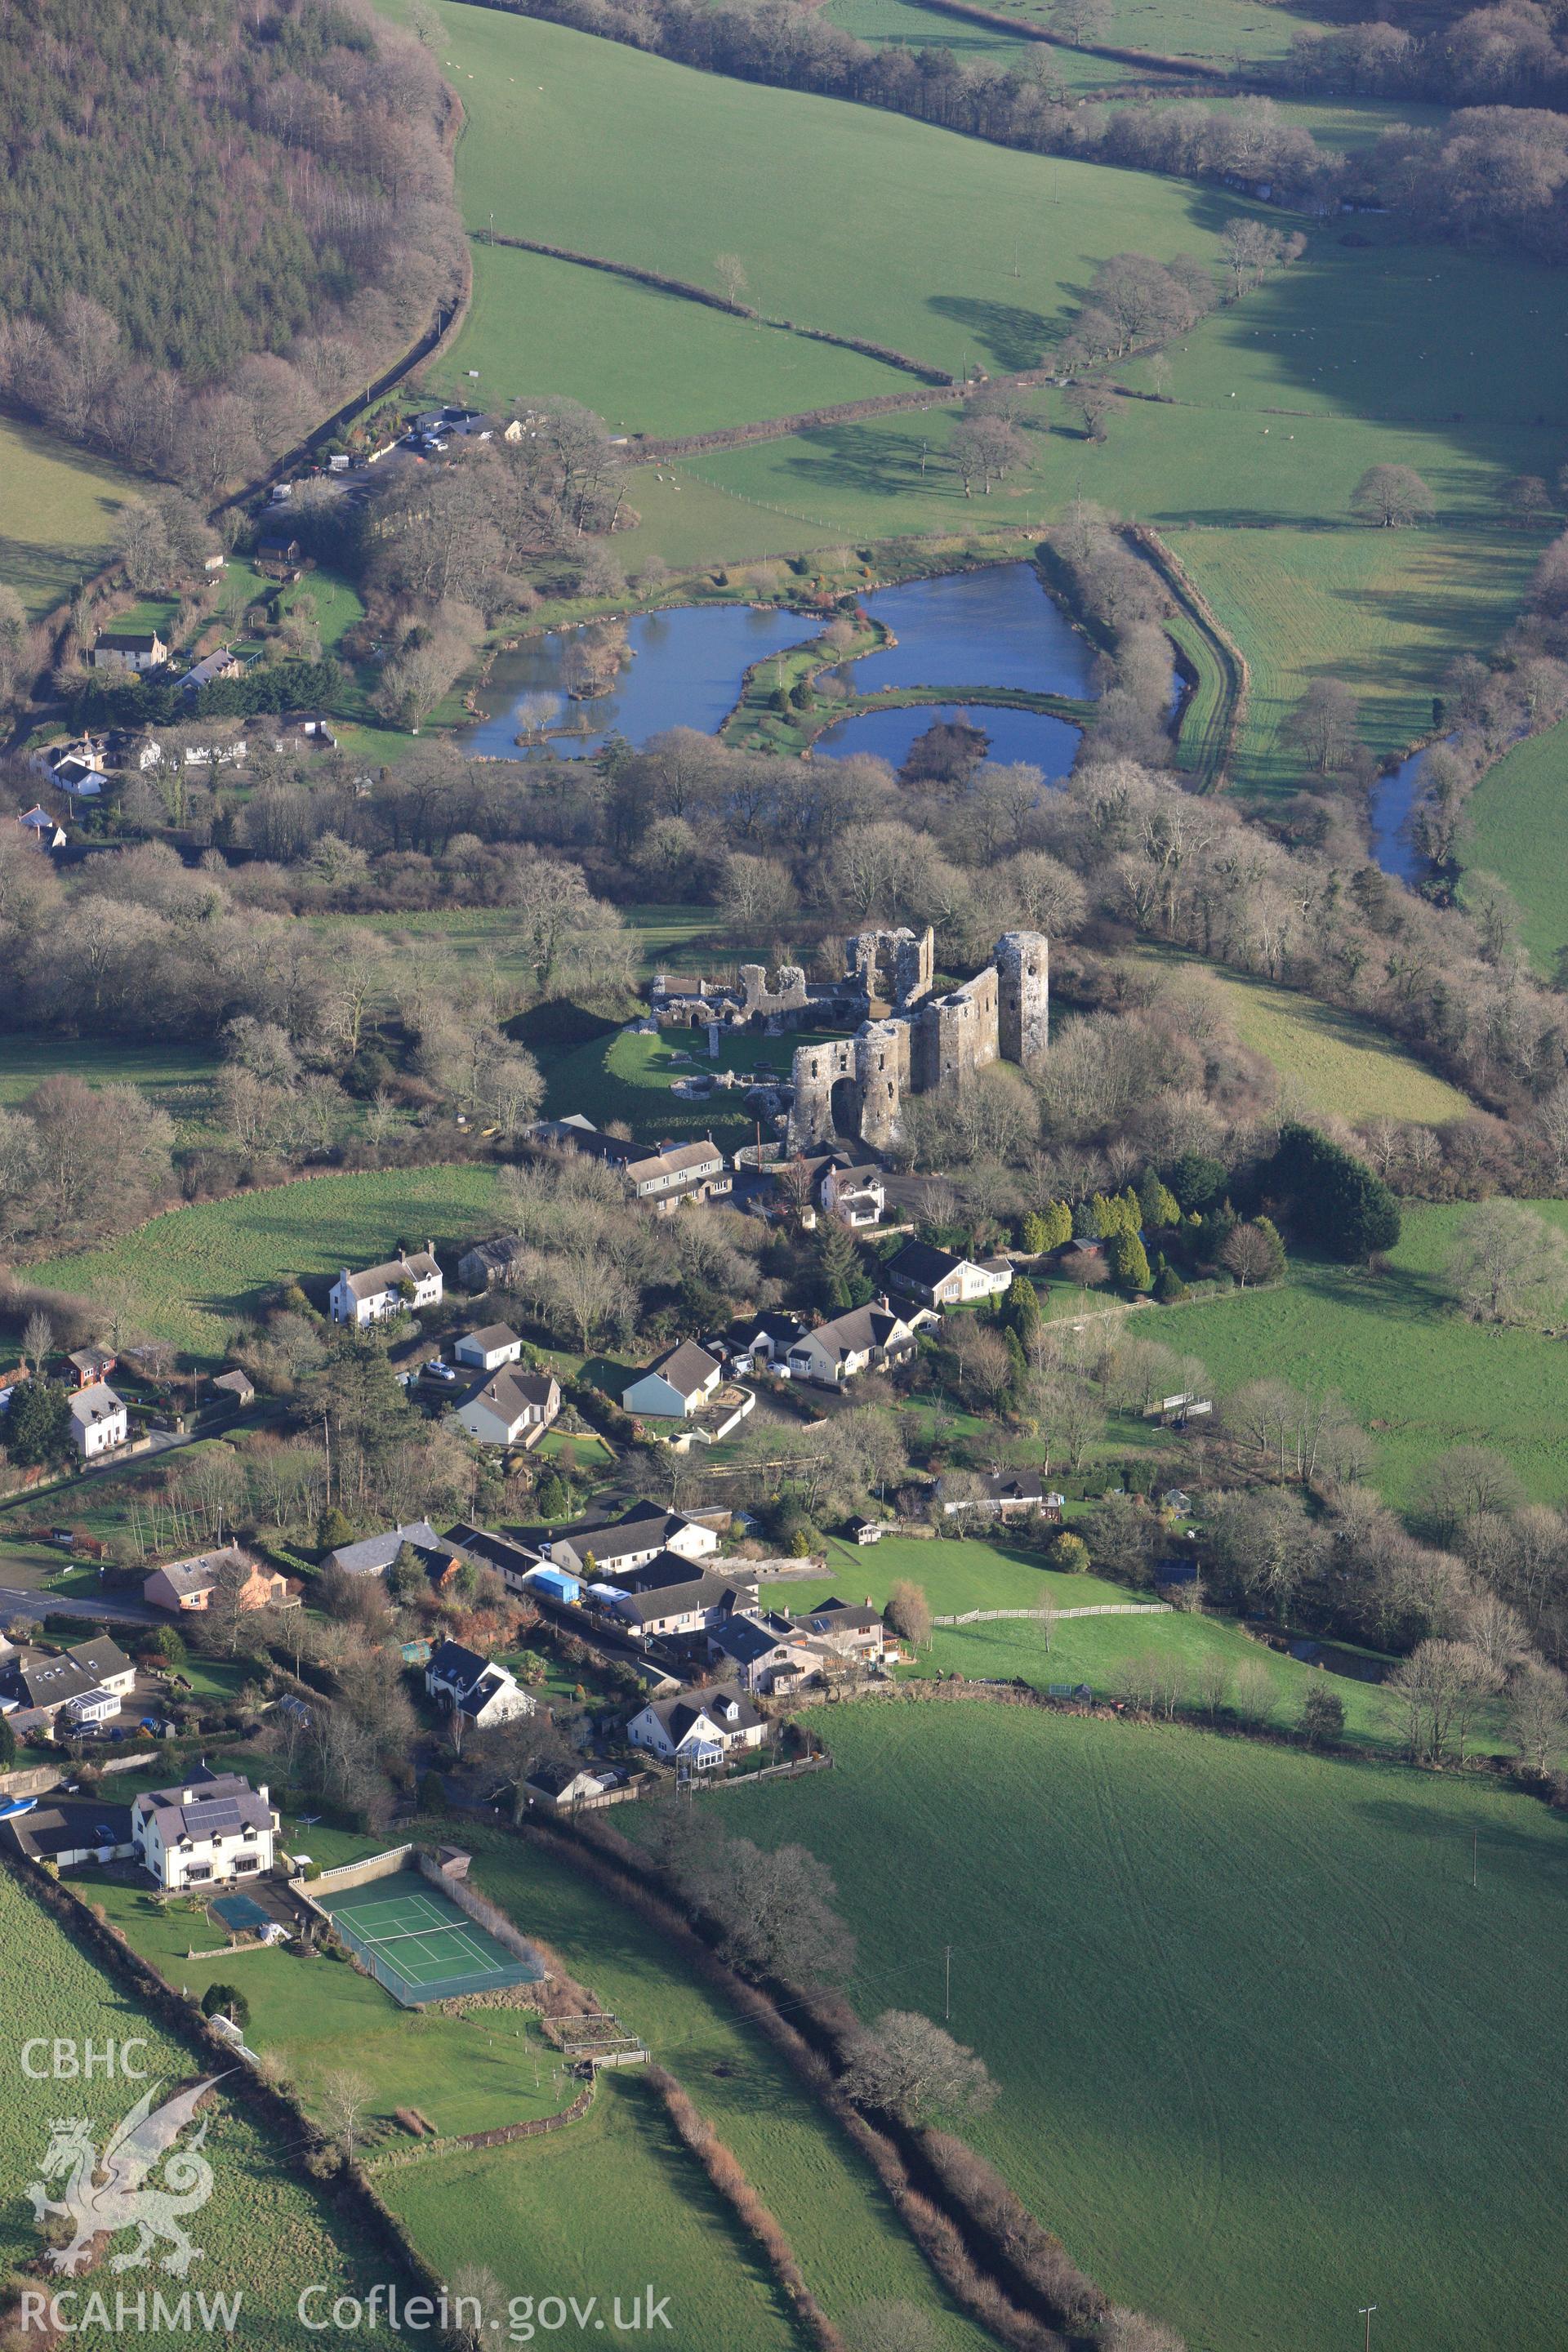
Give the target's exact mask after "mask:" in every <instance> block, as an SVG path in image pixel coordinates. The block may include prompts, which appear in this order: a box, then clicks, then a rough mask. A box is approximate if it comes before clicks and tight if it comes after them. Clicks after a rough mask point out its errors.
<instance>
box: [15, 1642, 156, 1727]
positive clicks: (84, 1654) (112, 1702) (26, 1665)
mask: <svg viewBox="0 0 1568 2352" xmlns="http://www.w3.org/2000/svg"><path fill="white" fill-rule="evenodd" d="M135 1686H136V1669H135V1667H134V1666H133V1665H132V1663H131V1660H130V1659H129V1658H128V1657H127V1656H126V1654H125V1653H124V1651H123V1650H122V1649H121V1646H120V1644H119V1643H118V1642H114V1641H111V1640H110V1637H109V1635H108V1634H107V1633H102V1634H100V1635H98V1636H97V1637H96V1638H95V1639H94V1640H92V1641H90V1642H79V1643H77V1645H76V1647H75V1648H74V1649H71V1650H65V1651H62V1652H60V1653H59V1654H58V1655H52V1656H42V1655H39V1654H37V1652H31V1653H29V1652H25V1651H18V1652H17V1653H16V1655H15V1656H14V1657H12V1658H10V1659H9V1660H7V1662H6V1664H5V1672H4V1675H3V1676H0V1696H4V1697H5V1699H7V1700H10V1701H12V1702H13V1703H14V1705H15V1706H16V1707H17V1708H18V1709H19V1710H25V1711H26V1713H28V1714H30V1715H32V1716H35V1717H38V1718H39V1719H40V1720H41V1721H42V1723H44V1724H45V1725H52V1724H53V1723H54V1721H55V1719H56V1717H58V1716H59V1715H60V1714H61V1713H62V1711H63V1712H65V1713H66V1714H67V1715H68V1717H73V1718H74V1719H76V1720H77V1721H79V1722H98V1721H102V1720H104V1719H106V1718H107V1717H110V1716H116V1715H118V1714H119V1713H120V1703H121V1700H122V1699H123V1698H126V1697H127V1696H129V1695H130V1693H131V1692H132V1690H133V1689H134V1688H135ZM95 1701H96V1702H98V1704H96V1705H95V1704H91V1703H92V1702H95Z"/></svg>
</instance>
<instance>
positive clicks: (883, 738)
mask: <svg viewBox="0 0 1568 2352" xmlns="http://www.w3.org/2000/svg"><path fill="white" fill-rule="evenodd" d="M938 719H964V720H966V721H967V722H968V724H969V725H970V726H971V727H983V728H984V730H985V732H986V734H987V735H988V736H989V738H990V749H989V750H988V751H987V752H986V754H985V756H986V758H987V759H988V760H996V761H1013V760H1026V761H1028V762H1029V764H1030V766H1031V767H1035V768H1038V769H1039V771H1040V772H1041V774H1042V775H1047V776H1067V775H1070V774H1071V772H1072V763H1073V761H1074V760H1075V759H1076V758H1077V757H1078V747H1079V730H1078V729H1077V728H1076V727H1069V726H1068V722H1067V720H1066V719H1053V718H1051V717H1050V715H1049V714H1048V712H1046V711H1043V710H1009V709H1005V708H1002V709H996V708H994V707H992V706H988V705H987V704H984V703H970V704H963V705H960V704H957V703H945V702H944V703H941V704H936V703H931V702H923V703H920V704H917V705H916V706H915V707H914V708H913V709H909V708H907V707H906V708H905V709H900V710H864V711H862V712H860V714H859V715H858V717H857V718H852V719H839V721H838V723H837V726H835V727H829V728H826V729H825V730H824V731H823V732H822V734H820V735H819V736H818V737H817V739H816V742H815V743H814V744H813V746H812V750H813V751H814V752H817V753H822V752H826V754H827V755H828V757H829V758H836V759H837V758H844V757H845V756H847V754H848V753H850V752H852V751H857V752H858V751H868V752H874V753H875V754H876V756H877V758H878V759H879V760H886V761H889V764H890V765H891V766H893V767H895V768H901V767H902V765H903V763H904V761H906V760H907V759H908V758H909V756H910V745H911V744H912V743H913V742H914V740H915V739H916V737H917V736H920V735H923V734H924V733H925V731H926V730H927V728H928V727H934V726H935V725H936V722H937V720H938Z"/></svg>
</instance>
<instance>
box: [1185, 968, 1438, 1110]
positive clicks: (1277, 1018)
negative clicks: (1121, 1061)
mask: <svg viewBox="0 0 1568 2352" xmlns="http://www.w3.org/2000/svg"><path fill="white" fill-rule="evenodd" d="M1139 960H1140V961H1149V962H1152V963H1155V964H1157V965H1158V966H1159V967H1160V968H1161V969H1163V970H1164V971H1172V970H1177V971H1182V972H1184V973H1190V974H1192V975H1193V976H1194V978H1195V979H1197V980H1198V981H1199V982H1201V984H1202V986H1203V987H1204V989H1205V990H1206V991H1212V992H1214V993H1215V995H1216V996H1217V997H1218V998H1219V999H1220V1002H1221V1004H1222V1005H1223V1008H1224V1010H1225V1013H1226V1015H1227V1017H1228V1018H1229V1019H1230V1021H1231V1022H1233V1023H1234V1024H1235V1027H1236V1032H1237V1035H1238V1036H1239V1037H1240V1039H1241V1042H1242V1044H1243V1045H1250V1047H1251V1048H1252V1050H1253V1052H1254V1053H1255V1054H1261V1055H1263V1057H1264V1059H1265V1060H1266V1061H1268V1062H1271V1063H1272V1064H1273V1065H1274V1067H1275V1068H1276V1069H1277V1070H1278V1071H1279V1078H1280V1086H1281V1101H1282V1103H1283V1104H1284V1106H1285V1108H1286V1109H1287V1110H1288V1111H1289V1112H1290V1113H1291V1114H1292V1115H1294V1116H1298V1117H1300V1116H1308V1117H1310V1116H1312V1115H1314V1114H1317V1115H1330V1116H1332V1117H1333V1118H1346V1119H1352V1120H1353V1119H1367V1118H1404V1119H1413V1120H1421V1121H1426V1123H1428V1124H1430V1125H1433V1126H1436V1125H1439V1124H1441V1122H1442V1121H1443V1120H1445V1119H1450V1118H1463V1117H1464V1116H1465V1113H1466V1111H1467V1110H1468V1108H1469V1105H1468V1102H1467V1100H1466V1098H1465V1097H1464V1096H1463V1095H1462V1094H1460V1092H1459V1091H1458V1087H1451V1086H1449V1085H1447V1082H1446V1081H1445V1080H1444V1079H1442V1078H1439V1077H1436V1076H1434V1075H1433V1073H1432V1072H1431V1071H1430V1070H1427V1069H1425V1068H1424V1067H1423V1066H1422V1065H1421V1064H1420V1063H1419V1062H1418V1061H1416V1060H1415V1056H1414V1055H1410V1054H1406V1053H1404V1052H1402V1051H1401V1049H1400V1048H1399V1047H1398V1046H1397V1045H1394V1042H1393V1040H1392V1039H1391V1038H1389V1037H1387V1036H1385V1035H1384V1033H1383V1032H1382V1031H1381V1030H1380V1029H1378V1028H1376V1027H1374V1025H1373V1023H1372V1022H1370V1021H1363V1020H1362V1019H1360V1018H1358V1016H1357V1015H1356V1014H1355V1013H1342V1012H1340V1011H1338V1010H1337V1009H1336V1008H1335V1007H1334V1006H1333V1005H1331V1004H1322V1003H1320V1002H1319V1001H1318V999H1317V998H1316V997H1313V996H1304V995H1302V994H1301V992H1300V990H1298V989H1290V988H1273V987H1270V985H1269V984H1268V982H1267V981H1261V980H1254V979H1252V978H1250V977H1249V976H1247V975H1246V974H1244V973H1241V972H1229V971H1224V970H1222V969H1221V967H1220V966H1218V965H1216V964H1207V963H1204V962H1202V961H1200V960H1199V959H1198V958H1197V957H1195V956H1184V955H1180V954H1177V953H1174V952H1172V951H1167V950H1163V949H1158V948H1151V949H1147V950H1140V956H1139Z"/></svg>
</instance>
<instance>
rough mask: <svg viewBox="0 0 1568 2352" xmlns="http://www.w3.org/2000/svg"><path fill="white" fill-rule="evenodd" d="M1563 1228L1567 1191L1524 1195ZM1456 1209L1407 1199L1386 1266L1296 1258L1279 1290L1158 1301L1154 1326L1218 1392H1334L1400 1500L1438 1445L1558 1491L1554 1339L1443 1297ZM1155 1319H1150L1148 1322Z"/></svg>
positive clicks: (1567, 1481) (1376, 1469)
mask: <svg viewBox="0 0 1568 2352" xmlns="http://www.w3.org/2000/svg"><path fill="white" fill-rule="evenodd" d="M1531 1207H1532V1208H1534V1209H1535V1210H1536V1211H1537V1212H1538V1213H1539V1214H1540V1215H1542V1216H1543V1217H1545V1218H1547V1219H1548V1220H1549V1221H1550V1222H1551V1223H1552V1224H1554V1225H1556V1226H1558V1227H1560V1228H1563V1229H1565V1230H1568V1202H1563V1201H1537V1202H1531ZM1464 1215H1465V1210H1464V1208H1463V1207H1425V1208H1416V1207H1406V1208H1405V1211H1404V1220H1405V1233H1404V1238H1403V1239H1402V1240H1401V1242H1400V1243H1399V1245H1398V1247H1397V1248H1396V1249H1394V1251H1393V1252H1392V1253H1391V1254H1390V1267H1389V1272H1388V1273H1387V1274H1386V1275H1385V1276H1381V1277H1377V1278H1374V1277H1373V1276H1368V1275H1364V1274H1362V1273H1360V1272H1359V1271H1358V1270H1356V1269H1354V1268H1352V1267H1346V1266H1338V1265H1324V1264H1318V1263H1313V1262H1311V1261H1308V1260H1298V1261H1296V1262H1295V1264H1294V1265H1293V1266H1292V1268H1291V1273H1290V1278H1289V1281H1288V1282H1286V1283H1284V1284H1283V1285H1282V1286H1280V1287H1279V1288H1278V1289H1273V1290H1267V1291H1258V1292H1245V1291H1236V1292H1232V1293H1231V1294H1230V1295H1229V1296H1227V1297H1219V1298H1215V1299H1208V1300H1198V1301H1194V1304H1193V1305H1191V1306H1190V1307H1174V1308H1166V1309H1164V1310H1163V1312H1162V1316H1161V1319H1160V1325H1159V1330H1160V1336H1161V1338H1163V1339H1165V1340H1167V1341H1168V1342H1169V1344H1170V1345H1171V1346H1172V1347H1174V1348H1180V1349H1183V1350H1184V1351H1187V1350H1190V1351H1191V1352H1192V1353H1193V1354H1194V1355H1195V1356H1198V1357H1200V1358H1201V1359H1202V1360H1203V1361H1204V1362H1205V1364H1206V1365H1207V1366H1208V1369H1209V1370H1210V1372H1211V1374H1212V1375H1213V1378H1214V1382H1215V1391H1216V1393H1217V1394H1218V1395H1219V1396H1220V1397H1221V1398H1222V1399H1223V1397H1225V1396H1226V1394H1227V1393H1229V1392H1231V1391H1234V1390H1236V1389H1237V1388H1239V1387H1240V1386H1241V1384H1242V1383H1243V1381H1251V1380H1261V1379H1268V1380H1277V1381H1289V1382H1291V1383H1293V1384H1294V1385H1295V1386H1296V1387H1298V1388H1302V1389H1307V1390H1310V1391H1312V1392H1313V1393H1314V1394H1317V1395H1320V1396H1321V1395H1322V1394H1324V1393H1325V1392H1327V1391H1337V1392H1338V1393H1339V1394H1340V1395H1341V1396H1342V1398H1343V1399H1344V1401H1345V1402H1346V1404H1347V1405H1348V1406H1349V1407H1350V1409H1351V1411H1352V1413H1353V1414H1354V1415H1355V1417H1356V1419H1357V1420H1358V1421H1359V1422H1360V1423H1362V1425H1363V1428H1366V1429H1368V1430H1370V1432H1371V1433H1372V1437H1373V1443H1374V1444H1375V1446H1376V1449H1377V1452H1376V1458H1375V1461H1374V1463H1373V1468H1372V1471H1371V1474H1370V1475H1371V1478H1372V1481H1373V1484H1374V1485H1375V1486H1377V1487H1378V1488H1379V1490H1380V1491H1381V1492H1382V1493H1383V1495H1384V1498H1385V1499H1386V1500H1387V1501H1389V1502H1391V1503H1394V1504H1404V1503H1405V1502H1407V1501H1409V1500H1410V1499H1411V1497H1412V1496H1413V1495H1414V1494H1415V1492H1416V1491H1417V1490H1418V1489H1419V1487H1420V1485H1421V1481H1422V1477H1423V1475H1424V1474H1425V1473H1426V1472H1427V1471H1428V1470H1429V1469H1430V1468H1431V1466H1432V1465H1433V1464H1434V1463H1435V1462H1436V1460H1437V1459H1438V1457H1439V1456H1440V1455H1441V1454H1443V1453H1445V1452H1446V1451H1447V1448H1448V1447H1450V1446H1454V1445H1486V1446H1491V1447H1494V1448H1495V1449H1496V1450H1497V1451H1498V1452H1499V1453H1500V1454H1505V1455H1506V1456H1507V1458H1508V1459H1509V1461H1510V1462H1511V1463H1512V1465H1513V1466H1514V1468H1515V1469H1516V1470H1517V1471H1518V1473H1519V1475H1520V1477H1521V1479H1522V1480H1523V1482H1524V1485H1525V1486H1526V1487H1527V1489H1528V1490H1529V1493H1530V1495H1531V1497H1532V1498H1533V1499H1534V1500H1536V1501H1540V1502H1561V1501H1563V1499H1564V1497H1568V1424H1565V1423H1564V1418H1563V1343H1562V1342H1561V1341H1560V1340H1557V1339H1546V1338H1545V1337H1544V1336H1543V1335H1542V1333H1541V1332H1540V1331H1537V1330H1514V1329H1505V1328H1501V1327H1500V1326H1498V1325H1495V1324H1480V1323H1472V1322H1470V1321H1469V1320H1468V1318H1467V1317H1466V1316H1465V1315H1463V1314H1462V1313H1461V1312H1460V1310H1459V1309H1458V1307H1457V1306H1455V1305H1454V1304H1453V1303H1452V1302H1451V1300H1450V1299H1449V1297H1448V1296H1447V1291H1446V1288H1445V1285H1444V1273H1443V1269H1444V1265H1445V1261H1446V1259H1447V1256H1448V1255H1449V1253H1450V1252H1451V1250H1452V1249H1453V1247H1454V1244H1455V1241H1456V1237H1457V1234H1456V1229H1457V1227H1458V1224H1459V1223H1460V1221H1461V1219H1462V1218H1463V1217H1464ZM1151 1328H1152V1327H1151Z"/></svg>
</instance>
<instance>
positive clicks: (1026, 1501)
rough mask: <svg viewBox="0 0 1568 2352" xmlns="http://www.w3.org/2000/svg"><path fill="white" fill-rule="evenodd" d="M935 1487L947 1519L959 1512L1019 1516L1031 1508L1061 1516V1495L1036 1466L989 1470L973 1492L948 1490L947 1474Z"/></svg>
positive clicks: (977, 1515) (993, 1516)
mask: <svg viewBox="0 0 1568 2352" xmlns="http://www.w3.org/2000/svg"><path fill="white" fill-rule="evenodd" d="M936 1490H937V1493H938V1494H939V1495H940V1496H941V1497H942V1509H943V1511H944V1512H945V1514H946V1515H947V1517H949V1518H950V1519H951V1518H953V1517H958V1516H959V1515H960V1514H963V1515H964V1516H967V1517H971V1518H980V1519H1022V1518H1026V1517H1027V1516H1028V1514H1029V1513H1030V1512H1031V1511H1045V1512H1047V1513H1051V1514H1054V1516H1055V1517H1058V1518H1059V1517H1061V1509H1062V1502H1063V1497H1062V1496H1060V1495H1058V1493H1056V1491H1055V1490H1054V1489H1053V1488H1050V1487H1048V1486H1047V1483H1046V1480H1045V1478H1044V1477H1043V1476H1042V1475H1041V1474H1040V1472H1039V1471H1038V1470H994V1471H988V1472H987V1473H986V1474H985V1475H984V1476H983V1477H982V1478H981V1479H980V1481H979V1486H978V1491H977V1492H976V1493H974V1494H973V1495H965V1494H962V1493H952V1492H951V1491H950V1482H949V1480H947V1479H946V1478H939V1479H938V1480H937V1482H936Z"/></svg>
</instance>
